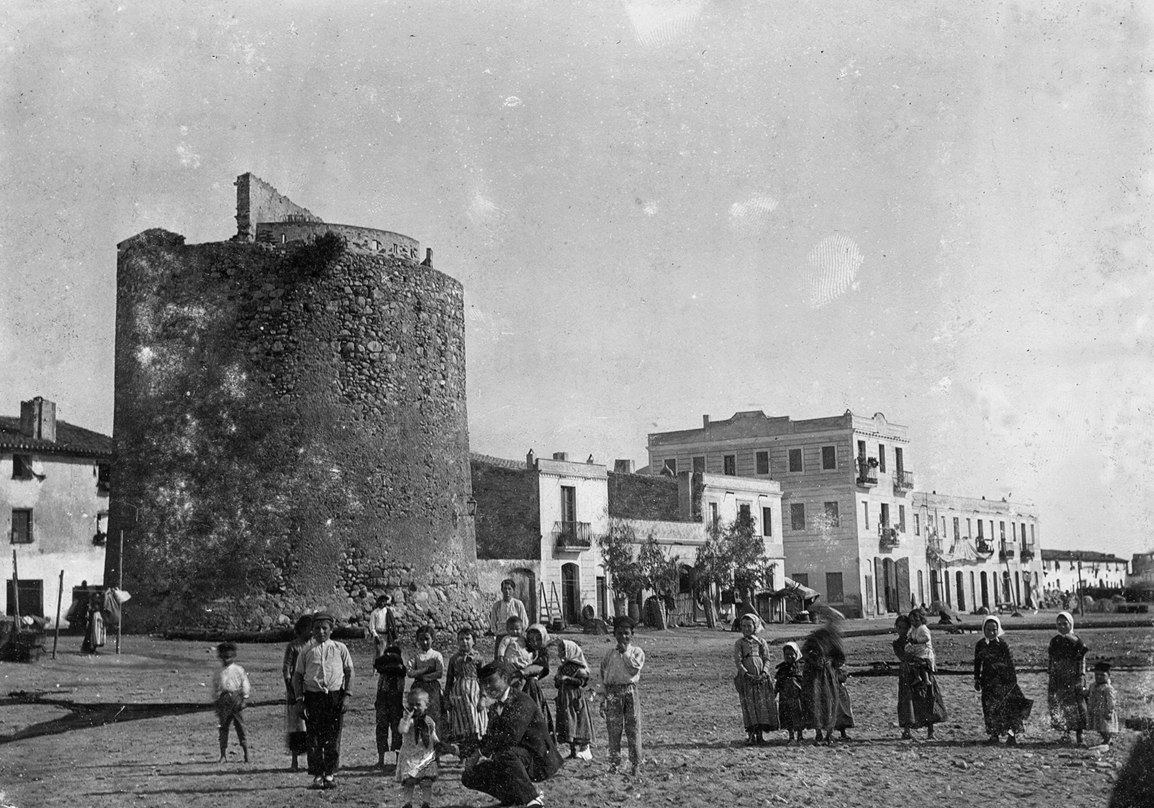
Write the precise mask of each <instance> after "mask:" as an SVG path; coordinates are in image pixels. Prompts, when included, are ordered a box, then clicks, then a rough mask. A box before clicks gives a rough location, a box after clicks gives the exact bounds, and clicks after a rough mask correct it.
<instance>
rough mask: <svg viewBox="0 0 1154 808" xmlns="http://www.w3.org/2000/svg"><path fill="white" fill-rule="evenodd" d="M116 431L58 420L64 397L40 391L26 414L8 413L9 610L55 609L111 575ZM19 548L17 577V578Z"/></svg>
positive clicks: (2, 476)
mask: <svg viewBox="0 0 1154 808" xmlns="http://www.w3.org/2000/svg"><path fill="white" fill-rule="evenodd" d="M111 462H112V438H110V437H108V436H107V435H101V434H99V433H96V432H92V431H89V430H87V429H82V428H80V427H78V426H73V425H72V424H68V423H65V422H64V421H58V420H57V419H56V405H55V404H54V403H52V402H51V401H46V400H45V399H43V398H40V397H36V398H34V399H32V400H31V401H22V402H21V403H20V416H19V417H18V418H17V417H12V416H0V526H2V528H3V531H4V535H5V536H7V537H8V539H9V542H8V550H7V552H5V553H0V577H2V578H3V579H4V582H5V590H6V591H5V611H6V613H7V614H10V615H11V614H15V612H16V595H17V594H19V600H20V614H22V615H38V616H41V617H45V616H47V617H49V618H50V619H51V618H54V617H55V613H56V612H55V609H56V603H57V600H58V598H60V597H61V594H62V593H61V583H60V581H61V578H60V574H61V572H63V573H64V592H63V606H64V608H65V609H67V608H68V606H69V604H70V603H71V597H70V596H69V593H70V592H71V591H72V587H74V586H80V585H81V583H87V584H88V585H90V586H94V585H97V584H99V583H100V582H101V581H103V579H104V551H105V546H106V544H107V540H108V536H107V520H108V482H109V470H110V467H111ZM13 552H15V556H16V570H15V572H16V574H17V576H18V577H17V578H16V580H18V581H19V587H18V589H17V587H16V586H14V585H13V579H14V575H13V565H12V564H13V562H12V557H13Z"/></svg>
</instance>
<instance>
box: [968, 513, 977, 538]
mask: <svg viewBox="0 0 1154 808" xmlns="http://www.w3.org/2000/svg"><path fill="white" fill-rule="evenodd" d="M979 521H981V520H979ZM973 537H974V526H973V525H972V524H971V522H970V519H969V517H966V538H967V539H972V538H973Z"/></svg>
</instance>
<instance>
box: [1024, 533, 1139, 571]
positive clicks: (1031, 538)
mask: <svg viewBox="0 0 1154 808" xmlns="http://www.w3.org/2000/svg"><path fill="white" fill-rule="evenodd" d="M1033 543H1034V526H1033V525H1030V544H1033ZM1121 568H1122V565H1121V564H1119V565H1118V569H1121Z"/></svg>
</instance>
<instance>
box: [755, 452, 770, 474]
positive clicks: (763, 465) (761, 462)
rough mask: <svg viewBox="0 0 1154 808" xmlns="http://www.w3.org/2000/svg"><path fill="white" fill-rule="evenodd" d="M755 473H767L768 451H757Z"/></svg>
mask: <svg viewBox="0 0 1154 808" xmlns="http://www.w3.org/2000/svg"><path fill="white" fill-rule="evenodd" d="M757 473H758V474H769V452H758V453H757Z"/></svg>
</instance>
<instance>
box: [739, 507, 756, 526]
mask: <svg viewBox="0 0 1154 808" xmlns="http://www.w3.org/2000/svg"><path fill="white" fill-rule="evenodd" d="M737 521H738V523H739V524H743V525H748V524H752V523H753V514H752V513H750V512H749V503H748V502H741V503H739V504H738V506H737Z"/></svg>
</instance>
